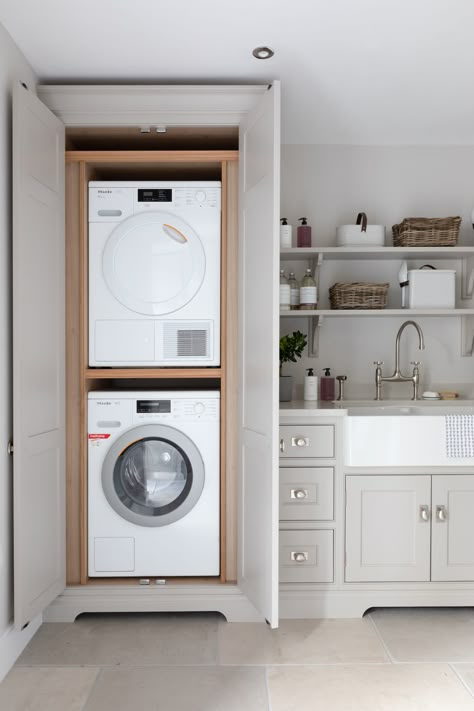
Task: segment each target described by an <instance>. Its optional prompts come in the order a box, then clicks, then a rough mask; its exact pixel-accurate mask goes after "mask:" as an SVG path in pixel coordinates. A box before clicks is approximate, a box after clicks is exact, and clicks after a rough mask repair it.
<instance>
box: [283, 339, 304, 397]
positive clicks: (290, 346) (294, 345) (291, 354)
mask: <svg viewBox="0 0 474 711" xmlns="http://www.w3.org/2000/svg"><path fill="white" fill-rule="evenodd" d="M306 343H307V340H306V336H305V334H304V333H301V331H293V333H292V334H291V335H290V334H287V335H286V336H282V337H281V338H280V402H288V401H289V400H291V395H292V392H293V376H292V375H282V368H283V363H290V362H291V363H296V359H297V358H301V356H302V355H303V351H304V349H305V347H306Z"/></svg>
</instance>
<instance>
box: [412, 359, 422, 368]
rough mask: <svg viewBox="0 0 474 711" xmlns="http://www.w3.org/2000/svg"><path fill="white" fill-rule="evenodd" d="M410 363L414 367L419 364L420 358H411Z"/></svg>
mask: <svg viewBox="0 0 474 711" xmlns="http://www.w3.org/2000/svg"><path fill="white" fill-rule="evenodd" d="M410 365H414V366H415V368H416V367H418V366H419V365H421V360H411V361H410Z"/></svg>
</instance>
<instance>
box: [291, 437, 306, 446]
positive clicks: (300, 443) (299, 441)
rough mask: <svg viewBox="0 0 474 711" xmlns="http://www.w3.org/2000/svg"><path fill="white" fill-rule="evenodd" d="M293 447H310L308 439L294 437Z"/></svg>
mask: <svg viewBox="0 0 474 711" xmlns="http://www.w3.org/2000/svg"><path fill="white" fill-rule="evenodd" d="M291 444H292V445H293V447H309V438H308V437H293V439H292V440H291Z"/></svg>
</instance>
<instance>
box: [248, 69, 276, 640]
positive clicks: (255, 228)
mask: <svg viewBox="0 0 474 711" xmlns="http://www.w3.org/2000/svg"><path fill="white" fill-rule="evenodd" d="M239 140H240V162H239V168H240V205H239V232H240V240H239V382H240V393H239V426H238V432H239V470H240V474H241V481H240V502H239V507H240V520H239V523H240V525H239V563H240V565H239V575H238V578H239V585H240V587H241V589H242V591H243V592H244V593H245V594H246V595H247V597H248V598H249V600H250V601H251V602H252V603H253V605H254V606H255V608H256V609H257V610H258V611H259V612H260V613H261V615H262V617H264V618H265V619H266V620H267V621H268V622H269V623H270V624H271V626H272V627H276V626H277V624H278V408H279V403H278V340H279V296H278V289H279V283H278V273H279V218H280V86H279V82H274V84H273V85H272V86H271V87H270V88H269V90H268V91H266V92H265V94H264V95H263V97H262V99H261V100H260V102H259V104H258V105H257V106H256V107H255V108H254V109H253V110H252V111H251V112H249V113H248V115H247V116H246V117H245V119H244V120H243V122H242V124H241V125H240V139H239Z"/></svg>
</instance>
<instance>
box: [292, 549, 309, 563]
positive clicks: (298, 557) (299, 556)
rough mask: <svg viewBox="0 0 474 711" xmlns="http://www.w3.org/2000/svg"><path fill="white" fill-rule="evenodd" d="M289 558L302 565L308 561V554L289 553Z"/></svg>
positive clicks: (302, 552)
mask: <svg viewBox="0 0 474 711" xmlns="http://www.w3.org/2000/svg"><path fill="white" fill-rule="evenodd" d="M290 558H291V560H293V561H294V562H295V563H304V562H305V561H307V560H308V553H307V552H306V551H291V555H290Z"/></svg>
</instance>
